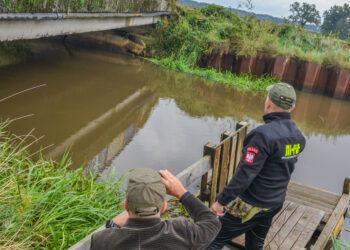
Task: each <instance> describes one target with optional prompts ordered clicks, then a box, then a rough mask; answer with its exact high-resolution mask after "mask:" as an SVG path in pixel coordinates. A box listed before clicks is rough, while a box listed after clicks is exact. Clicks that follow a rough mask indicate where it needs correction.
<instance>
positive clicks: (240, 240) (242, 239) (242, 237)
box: [232, 234, 245, 247]
mask: <svg viewBox="0 0 350 250" xmlns="http://www.w3.org/2000/svg"><path fill="white" fill-rule="evenodd" d="M232 242H233V243H234V244H236V245H239V246H242V247H244V246H245V234H241V235H240V236H238V237H236V238H234V239H233V240H232Z"/></svg>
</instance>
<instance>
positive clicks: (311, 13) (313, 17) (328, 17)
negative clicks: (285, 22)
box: [288, 2, 350, 39]
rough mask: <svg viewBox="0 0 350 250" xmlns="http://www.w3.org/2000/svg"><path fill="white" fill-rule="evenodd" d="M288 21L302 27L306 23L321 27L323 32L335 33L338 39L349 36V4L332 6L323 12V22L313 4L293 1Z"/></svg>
mask: <svg viewBox="0 0 350 250" xmlns="http://www.w3.org/2000/svg"><path fill="white" fill-rule="evenodd" d="M290 12H291V15H290V16H289V17H288V19H289V21H291V22H292V23H294V24H297V25H300V26H302V27H304V26H305V25H306V24H307V23H310V24H316V25H317V26H320V27H321V31H322V33H323V34H329V33H331V34H337V35H338V37H339V38H340V39H348V38H349V37H350V36H349V34H350V5H349V4H344V5H343V6H337V5H334V6H332V7H331V8H330V9H329V10H326V11H325V12H324V13H323V23H322V24H321V16H320V13H319V11H318V10H317V9H316V5H315V4H308V3H302V4H301V3H299V2H294V3H292V4H291V5H290Z"/></svg>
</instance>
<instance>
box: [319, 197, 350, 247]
mask: <svg viewBox="0 0 350 250" xmlns="http://www.w3.org/2000/svg"><path fill="white" fill-rule="evenodd" d="M349 201H350V195H348V194H343V195H342V196H341V198H340V200H339V202H338V204H337V206H336V208H335V209H334V211H333V213H332V215H331V217H330V218H329V220H328V222H327V224H326V226H325V227H324V229H323V230H322V232H321V234H320V236H319V237H318V239H317V241H316V243H315V245H314V247H313V250H323V249H324V248H325V247H326V245H327V243H328V241H329V238H330V237H331V234H332V232H333V230H334V229H335V227H336V226H337V223H338V221H339V220H340V219H341V217H342V216H343V215H344V213H345V212H346V210H347V208H348V205H349Z"/></svg>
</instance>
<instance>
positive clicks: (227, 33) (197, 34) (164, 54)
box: [149, 5, 350, 69]
mask: <svg viewBox="0 0 350 250" xmlns="http://www.w3.org/2000/svg"><path fill="white" fill-rule="evenodd" d="M153 36H154V37H155V38H156V39H157V42H156V43H154V44H153V46H152V47H151V48H150V49H149V50H150V53H151V56H152V57H154V58H156V59H157V60H160V62H158V63H159V64H161V65H163V66H167V65H166V63H164V60H165V58H172V59H173V60H174V63H175V64H177V65H179V66H177V67H181V64H182V65H185V66H186V68H191V69H193V68H196V67H198V66H199V65H200V62H201V60H202V59H203V58H204V57H205V56H206V55H209V54H210V53H212V52H213V53H231V54H234V55H236V56H256V55H268V56H271V57H275V56H277V55H283V56H286V57H295V58H298V59H301V60H307V61H311V62H316V63H320V64H323V65H326V66H336V67H342V68H349V69H350V41H343V40H340V39H338V38H336V37H335V36H331V35H329V36H325V35H322V34H318V33H312V32H309V31H306V30H304V29H302V28H301V27H298V26H293V25H290V24H275V23H272V22H269V21H261V20H257V19H255V18H254V17H252V16H247V17H243V16H240V15H237V14H235V13H232V12H230V11H228V10H226V9H225V8H223V7H219V6H216V5H208V6H206V7H202V8H198V9H191V8H181V7H177V11H176V12H175V14H174V15H173V16H172V17H171V18H170V20H165V21H162V22H160V23H159V24H158V25H157V27H156V28H155V30H154V34H153ZM180 62H181V63H180Z"/></svg>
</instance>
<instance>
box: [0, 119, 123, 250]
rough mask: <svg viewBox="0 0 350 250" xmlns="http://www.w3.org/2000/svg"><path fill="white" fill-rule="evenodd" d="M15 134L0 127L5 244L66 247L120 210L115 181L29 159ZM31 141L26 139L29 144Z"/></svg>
mask: <svg viewBox="0 0 350 250" xmlns="http://www.w3.org/2000/svg"><path fill="white" fill-rule="evenodd" d="M28 137H30V136H25V137H17V136H14V135H11V134H9V133H7V132H5V131H4V125H3V124H2V125H1V127H0V162H1V163H0V245H1V246H2V247H3V248H4V249H18V248H22V249H23V248H25V249H27V248H33V249H43V248H45V249H62V248H65V249H66V248H68V247H69V246H71V245H73V244H74V243H76V242H78V241H79V240H81V239H82V238H84V237H85V236H86V235H88V234H89V233H91V232H92V231H94V230H95V229H97V228H98V227H99V226H101V225H102V224H103V223H104V222H105V221H106V219H107V218H111V217H112V216H113V215H115V214H118V213H119V212H120V211H121V207H120V203H121V201H122V193H120V191H119V182H106V183H102V182H94V178H93V177H92V176H91V175H88V176H86V177H84V176H83V174H82V169H77V170H69V171H68V170H67V168H68V166H69V165H70V160H69V157H68V156H67V154H66V155H65V156H64V157H63V158H62V160H61V162H59V163H56V162H53V161H51V160H45V159H43V158H42V157H39V159H38V160H36V161H33V160H31V157H30V155H29V153H28V151H27V148H28V146H24V144H25V143H26V140H28ZM29 145H30V144H29Z"/></svg>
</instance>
